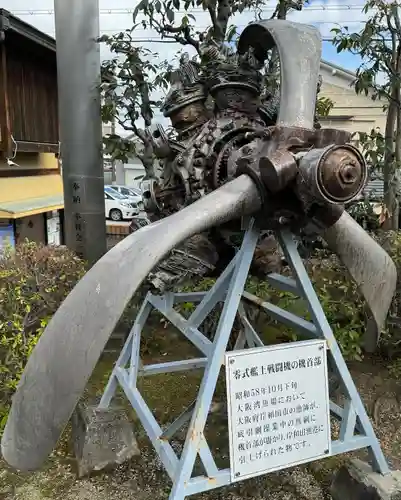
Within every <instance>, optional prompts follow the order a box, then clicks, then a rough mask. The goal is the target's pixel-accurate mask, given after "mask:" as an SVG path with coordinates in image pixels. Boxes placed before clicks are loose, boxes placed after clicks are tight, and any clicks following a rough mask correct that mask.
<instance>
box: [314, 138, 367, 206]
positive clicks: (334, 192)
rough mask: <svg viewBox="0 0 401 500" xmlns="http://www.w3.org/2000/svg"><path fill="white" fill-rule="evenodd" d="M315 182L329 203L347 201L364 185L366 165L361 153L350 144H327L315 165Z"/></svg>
mask: <svg viewBox="0 0 401 500" xmlns="http://www.w3.org/2000/svg"><path fill="white" fill-rule="evenodd" d="M316 168H317V174H318V175H317V183H318V187H319V190H320V191H321V193H322V195H323V196H324V198H326V199H327V201H329V202H331V203H347V202H350V201H351V200H352V199H354V198H355V197H356V196H357V195H358V194H359V193H360V192H361V191H362V189H363V188H364V187H365V184H366V181H367V167H366V163H365V160H364V158H363V156H362V155H361V153H360V152H359V151H358V150H357V149H356V148H354V147H353V146H351V145H348V144H347V145H343V146H329V147H328V148H326V149H325V150H324V151H323V153H322V154H321V156H320V159H319V161H318V162H317V165H316Z"/></svg>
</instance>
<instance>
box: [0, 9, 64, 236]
mask: <svg viewBox="0 0 401 500" xmlns="http://www.w3.org/2000/svg"><path fill="white" fill-rule="evenodd" d="M0 64H1V69H0V245H1V241H2V240H4V237H5V235H8V236H10V238H11V239H14V241H15V242H17V243H18V242H20V241H22V240H24V239H25V238H28V239H30V240H31V241H32V240H33V241H37V242H44V243H54V244H60V243H62V241H63V236H62V233H63V231H62V226H63V222H62V220H63V207H64V199H63V184H62V177H61V172H60V164H59V161H58V156H59V154H58V153H59V132H58V102H57V63H56V42H55V40H54V39H53V38H51V37H49V36H48V35H46V34H44V33H42V32H41V31H39V30H37V29H36V28H34V27H32V26H30V25H29V24H27V23H25V22H24V21H22V20H21V19H19V18H17V17H15V16H13V15H12V14H10V13H9V12H8V11H6V10H4V9H0Z"/></svg>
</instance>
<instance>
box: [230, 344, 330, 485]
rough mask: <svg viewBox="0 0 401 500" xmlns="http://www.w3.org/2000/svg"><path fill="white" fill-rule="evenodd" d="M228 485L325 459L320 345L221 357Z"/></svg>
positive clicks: (326, 415) (326, 421)
mask: <svg viewBox="0 0 401 500" xmlns="http://www.w3.org/2000/svg"><path fill="white" fill-rule="evenodd" d="M226 379H227V402H228V405H227V406H228V426H229V436H230V462H231V480H232V481H241V480H243V479H247V478H250V477H255V476H259V475H262V474H267V473H269V472H273V471H276V470H280V469H284V468H286V467H291V466H294V465H299V464H301V463H305V462H310V461H312V460H317V459H319V458H323V457H327V456H329V455H330V454H331V435H330V408H329V404H330V401H329V390H328V375H327V357H326V341H325V340H306V341H301V342H292V343H289V344H280V345H276V346H271V347H259V348H255V349H245V350H241V351H232V352H228V353H226Z"/></svg>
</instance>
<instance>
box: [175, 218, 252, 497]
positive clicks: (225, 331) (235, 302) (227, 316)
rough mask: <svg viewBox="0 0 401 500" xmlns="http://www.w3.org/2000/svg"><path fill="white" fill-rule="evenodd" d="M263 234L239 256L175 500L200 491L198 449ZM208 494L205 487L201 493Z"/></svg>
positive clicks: (248, 237)
mask: <svg viewBox="0 0 401 500" xmlns="http://www.w3.org/2000/svg"><path fill="white" fill-rule="evenodd" d="M258 236H259V232H258V231H257V230H255V229H253V228H252V225H251V227H250V229H248V231H247V233H246V234H245V238H244V242H243V244H242V247H241V250H240V252H239V255H238V263H237V265H236V267H235V269H234V271H233V276H232V279H231V283H230V286H229V288H228V291H227V295H226V299H225V303H224V307H223V311H222V313H221V316H220V320H219V324H218V326H217V331H216V335H215V339H214V342H213V348H212V350H211V352H210V355H209V357H208V364H207V366H206V370H205V374H204V376H203V380H202V383H201V386H200V389H199V394H198V399H197V402H196V405H195V409H194V412H193V415H192V419H191V423H190V425H189V429H188V433H187V438H186V441H185V445H184V450H183V452H182V455H181V459H180V464H179V468H178V470H177V474H176V476H175V478H174V484H173V488H172V490H171V493H170V497H169V498H170V499H171V500H181V499H184V498H185V497H186V496H187V495H188V494H193V493H195V492H196V491H193V490H192V491H191V490H190V491H188V485H189V483H190V479H191V475H192V470H193V466H194V463H195V459H196V455H197V453H198V451H197V450H198V447H199V444H200V441H201V439H202V438H203V430H204V427H205V424H206V419H207V416H208V414H209V408H210V404H211V402H212V398H213V394H214V391H215V388H216V383H217V379H218V376H219V372H220V368H221V366H222V361H223V358H224V353H225V351H226V348H227V342H228V340H229V337H230V333H231V330H232V327H233V324H234V320H235V316H236V314H237V310H238V306H239V303H240V300H241V295H242V291H243V289H244V286H245V282H246V279H247V276H248V272H249V267H250V265H251V262H252V258H253V254H254V251H255V247H256V243H257V240H258ZM202 490H203V491H204V488H202V489H200V490H198V491H202Z"/></svg>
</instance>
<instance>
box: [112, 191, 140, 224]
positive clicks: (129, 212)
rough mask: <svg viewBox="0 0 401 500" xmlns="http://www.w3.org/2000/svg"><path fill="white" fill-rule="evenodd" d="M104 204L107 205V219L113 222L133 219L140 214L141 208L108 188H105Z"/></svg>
mask: <svg viewBox="0 0 401 500" xmlns="http://www.w3.org/2000/svg"><path fill="white" fill-rule="evenodd" d="M104 202H105V205H106V217H107V218H108V219H111V220H113V221H120V220H124V219H132V218H133V217H134V216H135V215H138V214H139V208H138V206H137V205H136V204H135V203H131V202H130V200H129V198H126V197H125V196H123V195H122V194H120V193H118V192H117V191H115V190H114V189H111V188H110V187H108V186H105V188H104Z"/></svg>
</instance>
